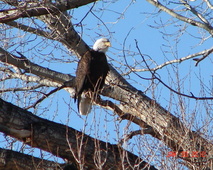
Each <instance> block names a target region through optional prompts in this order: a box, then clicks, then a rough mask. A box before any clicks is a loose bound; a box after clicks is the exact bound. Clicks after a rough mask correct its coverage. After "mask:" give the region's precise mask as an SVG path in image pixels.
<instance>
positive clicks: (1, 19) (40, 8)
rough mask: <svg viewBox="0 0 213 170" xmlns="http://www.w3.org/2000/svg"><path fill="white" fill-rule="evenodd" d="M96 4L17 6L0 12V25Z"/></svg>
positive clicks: (82, 0)
mask: <svg viewBox="0 0 213 170" xmlns="http://www.w3.org/2000/svg"><path fill="white" fill-rule="evenodd" d="M91 2H95V0H68V1H58V2H57V1H56V3H47V2H26V3H24V4H23V3H22V5H21V6H18V3H16V4H14V5H17V8H14V9H8V10H1V11H0V23H6V22H9V21H13V20H16V19H18V18H24V17H35V16H40V15H46V14H50V13H51V14H53V15H55V14H58V13H60V12H61V11H66V10H69V9H73V8H78V7H80V6H83V5H86V4H89V3H91Z"/></svg>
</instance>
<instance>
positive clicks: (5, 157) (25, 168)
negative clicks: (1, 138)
mask: <svg viewBox="0 0 213 170" xmlns="http://www.w3.org/2000/svg"><path fill="white" fill-rule="evenodd" d="M0 160H1V164H0V169H22V170H31V169H32V168H33V169H37V170H39V169H40V170H42V169H52V170H58V169H63V168H64V167H66V166H68V165H66V164H59V163H56V162H52V161H47V160H44V159H40V158H36V157H33V156H30V155H26V154H23V153H20V152H15V151H12V150H7V149H2V148H0ZM72 168H73V170H77V167H74V165H72ZM74 168H75V169H74Z"/></svg>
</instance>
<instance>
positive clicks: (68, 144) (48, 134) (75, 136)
mask: <svg viewBox="0 0 213 170" xmlns="http://www.w3.org/2000/svg"><path fill="white" fill-rule="evenodd" d="M8 115H10V116H9V117H10V120H8ZM0 117H1V119H0V123H1V126H0V131H1V132H3V133H5V134H6V135H10V136H12V137H15V138H17V139H19V140H20V141H24V142H25V143H26V144H28V145H30V146H32V147H38V148H41V149H43V150H45V151H47V152H50V153H52V154H53V155H55V156H58V157H61V158H63V159H68V160H69V161H71V162H75V164H76V165H78V163H83V165H84V167H88V169H97V167H96V166H95V163H94V161H95V159H96V153H97V149H98V151H99V152H100V156H101V161H104V160H105V163H103V162H102V163H103V164H102V168H103V169H109V168H111V169H122V167H125V169H132V168H133V169H134V167H135V168H139V169H141V168H144V169H148V168H149V167H150V169H153V170H154V169H155V168H154V167H153V166H150V165H149V164H148V163H147V162H145V161H143V160H141V159H140V158H138V157H137V156H135V155H133V154H132V153H130V152H128V151H125V150H123V149H122V148H121V147H119V146H117V145H111V144H110V143H105V142H103V141H99V140H97V139H93V138H91V137H89V136H88V135H86V134H83V133H82V132H79V131H77V130H75V129H72V128H70V127H67V126H65V125H61V124H58V123H54V122H51V121H48V120H46V119H42V118H39V117H37V116H35V115H33V114H32V113H30V112H28V111H26V110H23V109H21V108H19V107H17V106H14V105H12V104H10V103H8V102H5V101H3V100H2V99H0ZM8 121H9V122H8ZM79 145H82V146H79ZM97 146H98V147H97ZM79 148H81V150H79ZM79 152H80V153H81V154H80V155H81V156H80V157H78V155H79ZM122 153H123V154H124V155H122ZM120 154H121V155H120ZM87 158H89V159H87ZM122 159H123V160H122ZM99 165H100V164H99ZM78 166H80V165H78Z"/></svg>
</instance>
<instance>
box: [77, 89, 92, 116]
mask: <svg viewBox="0 0 213 170" xmlns="http://www.w3.org/2000/svg"><path fill="white" fill-rule="evenodd" d="M91 109H92V101H91V99H90V98H89V97H87V95H85V93H84V92H83V93H82V94H81V101H80V103H79V113H80V114H81V115H88V114H89V113H90V111H91Z"/></svg>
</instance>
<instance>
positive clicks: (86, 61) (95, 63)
mask: <svg viewBox="0 0 213 170" xmlns="http://www.w3.org/2000/svg"><path fill="white" fill-rule="evenodd" d="M108 72H109V66H108V63H107V59H106V55H105V53H104V52H99V51H94V50H90V51H87V53H86V54H85V55H84V56H83V57H82V58H81V60H80V61H79V63H78V67H77V71H76V79H75V91H76V94H75V101H76V100H77V103H78V110H79V112H80V113H81V114H83V115H85V114H88V112H89V111H90V109H89V108H88V111H87V108H86V107H91V100H90V99H89V98H88V97H84V98H82V93H86V92H88V91H92V92H97V93H98V92H99V91H100V89H101V88H102V87H103V85H104V81H105V78H106V76H107V73H108ZM81 102H82V103H81ZM83 102H84V103H83ZM89 102H90V103H89ZM81 104H82V106H80V105H81ZM87 105H90V106H87ZM80 107H85V109H86V111H81V109H80ZM83 109H84V108H83Z"/></svg>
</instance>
